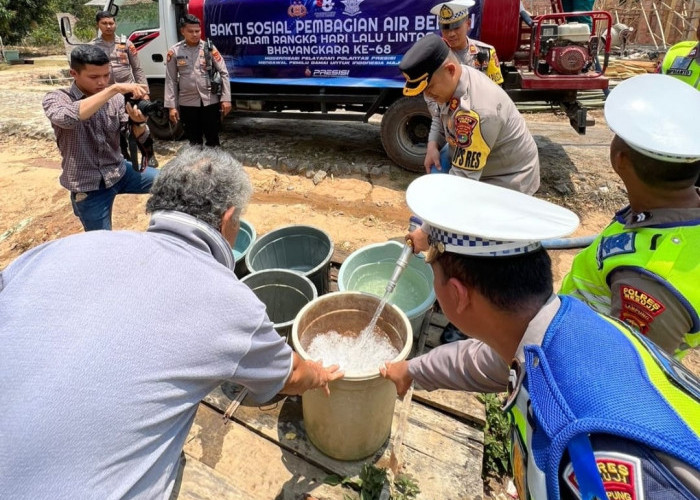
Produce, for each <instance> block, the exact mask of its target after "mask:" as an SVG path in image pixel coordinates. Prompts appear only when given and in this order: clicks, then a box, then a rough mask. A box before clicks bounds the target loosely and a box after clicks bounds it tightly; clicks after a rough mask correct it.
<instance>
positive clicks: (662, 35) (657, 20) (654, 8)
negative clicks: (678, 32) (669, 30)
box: [651, 0, 668, 49]
mask: <svg viewBox="0 0 700 500" xmlns="http://www.w3.org/2000/svg"><path fill="white" fill-rule="evenodd" d="M651 7H652V9H653V10H654V15H655V16H656V22H657V23H659V31H660V32H661V42H662V43H663V44H664V49H666V48H668V45H667V44H666V34H665V33H664V25H663V23H662V22H661V16H659V9H657V8H656V2H655V1H654V0H651Z"/></svg>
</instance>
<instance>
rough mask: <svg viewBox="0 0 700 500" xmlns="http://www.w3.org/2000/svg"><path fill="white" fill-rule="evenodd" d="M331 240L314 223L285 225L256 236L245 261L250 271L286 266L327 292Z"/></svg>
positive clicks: (320, 292)
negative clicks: (312, 224) (309, 224)
mask: <svg viewBox="0 0 700 500" xmlns="http://www.w3.org/2000/svg"><path fill="white" fill-rule="evenodd" d="M332 256H333V242H332V241H331V237H330V236H329V235H328V233H326V232H325V231H322V230H321V229H318V228H316V227H313V226H302V225H294V226H285V227H281V228H279V229H275V230H273V231H270V232H269V233H267V234H266V235H264V236H262V237H260V238H258V240H257V241H256V242H255V243H253V246H252V247H251V249H250V250H249V251H248V255H246V257H245V263H246V266H247V267H248V269H249V270H250V271H251V272H256V271H262V270H264V269H289V270H291V271H296V272H298V273H301V274H303V275H304V276H306V277H307V278H309V279H310V280H311V281H312V282H313V283H314V285H316V290H317V291H318V294H319V295H322V294H324V293H327V292H328V289H329V279H330V278H329V270H330V265H331V257H332Z"/></svg>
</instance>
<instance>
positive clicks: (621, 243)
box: [596, 233, 637, 269]
mask: <svg viewBox="0 0 700 500" xmlns="http://www.w3.org/2000/svg"><path fill="white" fill-rule="evenodd" d="M636 236H637V233H620V234H613V235H612V236H604V237H603V238H601V239H600V243H598V251H597V252H596V260H597V261H598V269H603V261H604V260H605V259H607V258H608V257H613V256H615V255H622V254H627V253H634V252H635V251H636V250H637V249H636V248H635V245H634V240H635V237H636Z"/></svg>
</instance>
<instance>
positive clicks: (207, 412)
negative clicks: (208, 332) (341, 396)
mask: <svg viewBox="0 0 700 500" xmlns="http://www.w3.org/2000/svg"><path fill="white" fill-rule="evenodd" d="M184 450H185V453H186V454H187V463H186V465H185V471H186V472H187V469H188V467H190V468H191V474H190V476H189V478H188V479H191V481H188V483H187V484H185V478H186V476H183V487H182V488H181V496H180V498H185V499H188V500H189V499H190V498H191V499H198V500H199V499H209V498H216V499H218V498H233V499H236V500H238V499H251V500H258V499H259V500H270V499H271V498H275V499H289V500H292V499H295V500H296V499H299V498H305V496H306V495H313V496H314V497H316V498H323V499H328V500H341V499H342V498H343V493H348V492H349V490H347V489H344V488H342V487H340V486H335V487H333V486H329V485H326V484H323V480H324V479H325V478H326V477H327V475H328V474H327V473H326V471H324V470H321V469H319V468H317V467H314V466H313V465H311V464H309V463H308V462H306V461H304V460H303V458H300V457H298V456H296V455H294V453H291V452H289V451H287V450H284V449H281V448H280V447H278V446H277V445H276V444H275V443H272V442H270V441H268V440H267V439H264V438H263V437H261V436H259V435H257V434H255V433H254V432H251V431H250V430H248V429H246V428H245V427H243V426H241V425H239V424H236V423H235V422H232V423H231V424H229V425H224V423H223V421H222V419H221V414H219V413H218V412H216V411H214V410H212V409H211V408H208V407H206V406H204V405H200V408H199V410H198V411H197V416H196V417H195V422H194V424H193V426H192V429H191V430H190V434H189V436H188V438H187V442H186V444H185V447H184ZM195 462H199V463H200V464H197V463H195ZM204 467H209V468H210V469H213V471H214V473H215V475H212V474H205V471H206V469H204ZM196 480H202V481H203V482H202V484H201V486H202V487H201V488H195V487H194V485H192V481H196ZM226 484H228V485H230V486H231V490H230V491H232V492H233V494H232V495H228V496H226V495H218V494H217V493H218V491H220V489H221V487H222V486H224V485H226ZM210 488H211V489H210ZM183 490H184V492H185V493H186V494H187V496H185V497H183V496H182V494H183V493H182V492H183Z"/></svg>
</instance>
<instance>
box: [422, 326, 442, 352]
mask: <svg viewBox="0 0 700 500" xmlns="http://www.w3.org/2000/svg"><path fill="white" fill-rule="evenodd" d="M440 335H442V328H441V327H439V326H435V325H432V324H431V325H430V326H428V338H427V339H426V340H425V345H426V347H429V348H431V349H432V348H435V347H437V346H439V345H441V344H442V342H440Z"/></svg>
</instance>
